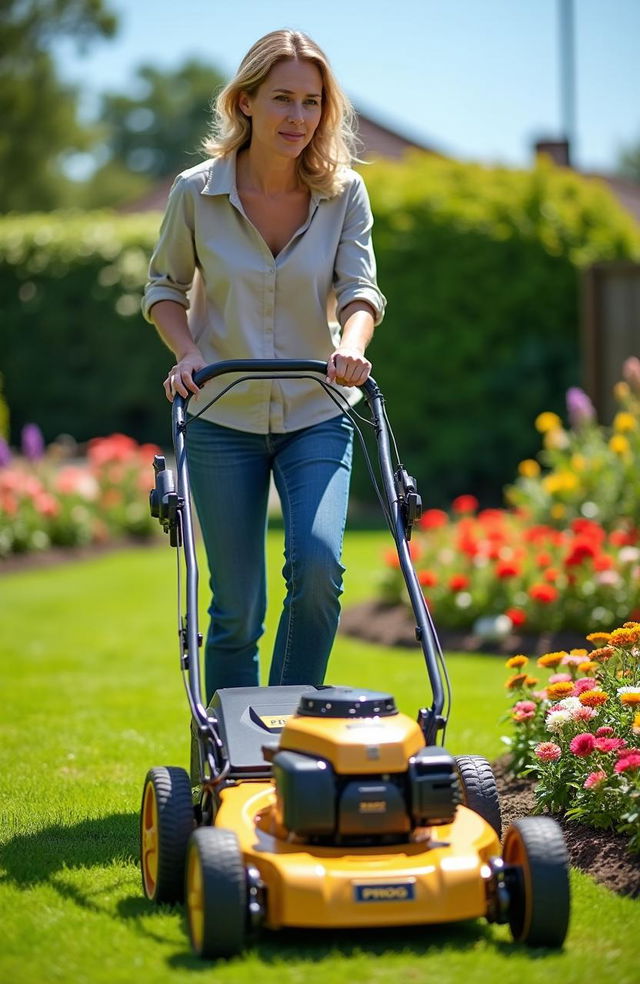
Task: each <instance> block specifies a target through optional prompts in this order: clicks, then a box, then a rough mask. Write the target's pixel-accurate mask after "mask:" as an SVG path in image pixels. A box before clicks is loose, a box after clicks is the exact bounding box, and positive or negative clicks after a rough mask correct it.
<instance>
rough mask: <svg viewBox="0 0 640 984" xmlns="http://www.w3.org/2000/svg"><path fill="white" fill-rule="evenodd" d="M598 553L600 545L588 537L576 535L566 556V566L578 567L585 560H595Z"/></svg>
mask: <svg viewBox="0 0 640 984" xmlns="http://www.w3.org/2000/svg"><path fill="white" fill-rule="evenodd" d="M597 553H598V545H597V544H596V543H594V541H593V540H591V539H589V538H588V537H578V536H577V537H576V538H575V540H574V541H573V544H572V546H571V549H570V551H569V553H568V554H567V556H566V558H565V562H564V563H565V566H566V567H577V566H578V565H579V564H583V563H584V562H585V560H593V558H594V557H595V556H597Z"/></svg>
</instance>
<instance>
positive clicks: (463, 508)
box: [451, 495, 480, 513]
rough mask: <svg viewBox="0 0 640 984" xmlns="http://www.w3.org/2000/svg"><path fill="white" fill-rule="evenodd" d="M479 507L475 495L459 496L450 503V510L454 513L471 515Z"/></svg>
mask: <svg viewBox="0 0 640 984" xmlns="http://www.w3.org/2000/svg"><path fill="white" fill-rule="evenodd" d="M479 505H480V503H479V502H478V500H477V499H476V497H475V495H459V496H458V497H457V498H456V499H454V500H453V502H452V503H451V508H452V510H453V511H454V512H455V513H473V512H475V511H476V509H477V508H478V506H479Z"/></svg>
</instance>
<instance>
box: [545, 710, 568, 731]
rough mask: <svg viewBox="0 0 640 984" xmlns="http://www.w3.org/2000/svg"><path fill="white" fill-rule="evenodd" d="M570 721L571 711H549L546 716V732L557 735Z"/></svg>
mask: <svg viewBox="0 0 640 984" xmlns="http://www.w3.org/2000/svg"><path fill="white" fill-rule="evenodd" d="M570 721H571V711H549V713H548V714H547V731H551V732H553V734H557V733H558V732H559V731H562V730H563V728H565V727H566V725H567V724H569V722H570Z"/></svg>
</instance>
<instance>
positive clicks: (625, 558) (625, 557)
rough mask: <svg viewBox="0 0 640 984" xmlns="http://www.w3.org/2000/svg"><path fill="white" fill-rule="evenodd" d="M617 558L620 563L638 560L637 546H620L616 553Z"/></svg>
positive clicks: (639, 552)
mask: <svg viewBox="0 0 640 984" xmlns="http://www.w3.org/2000/svg"><path fill="white" fill-rule="evenodd" d="M618 560H619V561H620V563H621V564H633V563H635V561H636V560H640V550H638V548H637V547H622V549H621V550H620V552H619V553H618Z"/></svg>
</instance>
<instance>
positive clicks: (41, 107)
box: [0, 0, 117, 212]
mask: <svg viewBox="0 0 640 984" xmlns="http://www.w3.org/2000/svg"><path fill="white" fill-rule="evenodd" d="M0 17H1V21H2V30H1V31H0V119H2V128H1V130H0V211H2V212H7V211H14V210H15V211H34V210H37V209H49V208H54V207H56V206H57V205H59V204H61V203H62V202H63V200H64V189H65V185H66V178H65V176H64V173H63V171H62V167H61V162H62V156H63V154H65V153H67V152H68V151H69V150H73V149H84V148H86V147H87V145H88V143H89V141H90V135H89V133H88V132H87V131H86V130H85V129H84V128H83V127H82V126H81V125H80V124H79V123H78V120H77V117H76V103H77V93H76V91H75V89H74V88H73V87H71V86H67V85H64V84H63V83H62V82H61V81H60V79H59V78H58V75H57V72H56V68H55V64H54V61H53V58H52V56H51V54H50V50H49V49H50V46H51V45H52V43H54V42H55V41H56V40H58V39H60V38H72V39H73V40H75V41H76V43H77V44H79V45H80V46H82V47H85V46H87V45H88V44H90V43H91V42H93V41H94V40H96V39H97V38H100V37H104V38H109V37H111V36H112V35H113V34H114V33H115V31H116V26H117V21H116V18H115V16H114V14H113V13H112V12H111V11H110V10H109V8H108V7H107V5H106V4H105V2H104V0H0Z"/></svg>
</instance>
